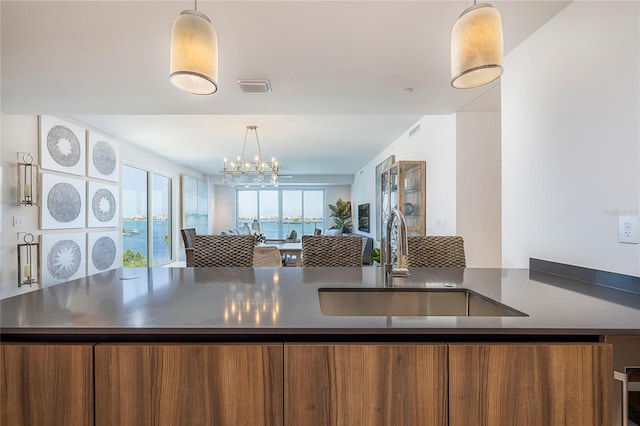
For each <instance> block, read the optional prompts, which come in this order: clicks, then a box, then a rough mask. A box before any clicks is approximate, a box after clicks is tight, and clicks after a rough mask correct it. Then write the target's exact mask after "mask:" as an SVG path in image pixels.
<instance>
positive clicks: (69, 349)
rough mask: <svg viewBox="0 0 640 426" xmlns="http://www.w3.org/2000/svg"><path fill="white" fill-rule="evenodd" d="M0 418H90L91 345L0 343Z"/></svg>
mask: <svg viewBox="0 0 640 426" xmlns="http://www.w3.org/2000/svg"><path fill="white" fill-rule="evenodd" d="M0 407H2V408H1V409H0V424H2V425H7V426H11V425H51V426H58V425H65V426H75V425H83V426H89V425H92V424H93V355H92V345H62V344H60V345H58V344H56V345H53V344H52V345H48V344H10V343H6V344H2V345H0Z"/></svg>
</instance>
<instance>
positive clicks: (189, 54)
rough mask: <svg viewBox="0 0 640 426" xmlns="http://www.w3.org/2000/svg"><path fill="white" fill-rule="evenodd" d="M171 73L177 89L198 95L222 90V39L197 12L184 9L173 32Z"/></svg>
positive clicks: (174, 25)
mask: <svg viewBox="0 0 640 426" xmlns="http://www.w3.org/2000/svg"><path fill="white" fill-rule="evenodd" d="M170 72H171V74H170V75H169V81H170V82H171V84H173V85H174V86H175V87H177V88H179V89H182V90H184V91H186V92H189V93H193V94H196V95H210V94H212V93H214V92H215V91H216V90H218V36H217V34H216V30H215V28H213V25H212V24H211V20H210V19H209V18H208V17H207V15H205V14H204V13H202V12H198V2H197V0H196V3H195V10H183V11H182V13H180V15H178V17H176V19H175V20H174V21H173V28H172V30H171V71H170Z"/></svg>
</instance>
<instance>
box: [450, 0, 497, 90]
mask: <svg viewBox="0 0 640 426" xmlns="http://www.w3.org/2000/svg"><path fill="white" fill-rule="evenodd" d="M502 70H503V68H502V19H501V18H500V12H498V10H497V9H496V8H494V7H493V6H491V5H490V4H488V3H480V4H475V2H474V5H473V6H471V7H470V8H468V9H466V10H465V11H464V12H462V14H460V17H459V18H458V20H457V21H456V23H455V24H454V25H453V29H452V30H451V85H452V86H453V87H455V88H456V89H469V88H472V87H478V86H482V85H483V84H487V83H490V82H492V81H493V80H495V79H497V78H498V77H500V75H502Z"/></svg>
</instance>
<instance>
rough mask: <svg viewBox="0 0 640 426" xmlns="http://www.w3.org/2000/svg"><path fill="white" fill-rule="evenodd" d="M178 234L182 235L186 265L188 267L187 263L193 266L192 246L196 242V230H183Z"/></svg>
mask: <svg viewBox="0 0 640 426" xmlns="http://www.w3.org/2000/svg"><path fill="white" fill-rule="evenodd" d="M180 233H181V234H182V241H183V242H184V251H185V259H186V260H187V265H189V263H191V264H193V245H194V244H195V240H196V229H195V228H184V229H181V230H180ZM188 249H191V250H188ZM189 257H191V259H189Z"/></svg>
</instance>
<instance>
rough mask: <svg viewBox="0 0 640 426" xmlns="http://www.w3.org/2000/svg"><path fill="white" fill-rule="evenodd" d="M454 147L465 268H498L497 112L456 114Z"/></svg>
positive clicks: (500, 257)
mask: <svg viewBox="0 0 640 426" xmlns="http://www.w3.org/2000/svg"><path fill="white" fill-rule="evenodd" d="M493 90H499V88H496V89H493ZM456 143H457V148H456V152H457V158H456V183H457V185H456V219H457V221H456V230H457V232H458V235H461V236H462V237H463V238H464V246H465V257H466V261H467V266H468V267H477V268H499V267H501V266H502V245H501V240H502V232H501V227H502V221H501V208H502V205H501V196H500V192H501V188H500V185H501V180H500V171H501V164H500V112H459V113H458V114H457V115H456Z"/></svg>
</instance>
